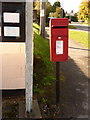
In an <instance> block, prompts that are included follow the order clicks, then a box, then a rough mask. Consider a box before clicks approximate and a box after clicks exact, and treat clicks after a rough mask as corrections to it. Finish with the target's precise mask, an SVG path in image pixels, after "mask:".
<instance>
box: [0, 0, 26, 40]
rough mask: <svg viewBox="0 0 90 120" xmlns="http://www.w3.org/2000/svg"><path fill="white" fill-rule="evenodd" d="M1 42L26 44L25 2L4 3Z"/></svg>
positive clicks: (0, 29) (0, 31)
mask: <svg viewBox="0 0 90 120" xmlns="http://www.w3.org/2000/svg"><path fill="white" fill-rule="evenodd" d="M1 16H2V17H1V23H2V25H1V26H0V36H1V37H2V39H0V42H25V2H23V3H21V2H18V3H14V2H12V3H11V2H7V3H5V2H4V3H2V12H1Z"/></svg>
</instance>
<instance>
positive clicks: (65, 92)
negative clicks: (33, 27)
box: [46, 28, 90, 119]
mask: <svg viewBox="0 0 90 120" xmlns="http://www.w3.org/2000/svg"><path fill="white" fill-rule="evenodd" d="M48 33H49V29H48V28H46V38H48ZM88 53H89V50H88V48H86V47H84V46H82V45H81V44H80V43H78V42H76V41H74V40H71V39H70V40H69V59H68V61H67V62H61V63H60V71H61V72H62V73H63V76H64V78H65V79H64V80H63V81H62V80H61V83H60V88H61V89H60V92H61V93H60V94H61V96H60V100H61V101H60V103H61V106H60V111H61V115H60V117H64V118H85V119H86V118H88V113H89V114H90V111H89V109H88V107H89V102H90V101H88V96H89V94H88V90H89V79H90V77H89V74H88V71H89V67H90V66H89V64H88V61H89V60H90V55H89V54H88Z"/></svg>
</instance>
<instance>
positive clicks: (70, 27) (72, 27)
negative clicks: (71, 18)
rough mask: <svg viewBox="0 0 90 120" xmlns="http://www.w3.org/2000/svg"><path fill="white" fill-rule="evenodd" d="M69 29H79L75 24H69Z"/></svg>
mask: <svg viewBox="0 0 90 120" xmlns="http://www.w3.org/2000/svg"><path fill="white" fill-rule="evenodd" d="M69 29H77V28H76V27H75V26H72V25H69Z"/></svg>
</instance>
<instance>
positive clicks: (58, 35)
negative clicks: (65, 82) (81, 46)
mask: <svg viewBox="0 0 90 120" xmlns="http://www.w3.org/2000/svg"><path fill="white" fill-rule="evenodd" d="M50 60H51V61H53V62H59V61H67V60H68V19H67V18H55V19H51V20H50Z"/></svg>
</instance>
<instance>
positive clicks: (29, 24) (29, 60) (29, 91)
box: [25, 0, 33, 115]
mask: <svg viewBox="0 0 90 120" xmlns="http://www.w3.org/2000/svg"><path fill="white" fill-rule="evenodd" d="M25 72H26V73H25V80H26V81H25V82H26V112H27V113H28V114H29V115H30V113H31V110H32V101H33V1H29V0H26V71H25Z"/></svg>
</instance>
